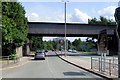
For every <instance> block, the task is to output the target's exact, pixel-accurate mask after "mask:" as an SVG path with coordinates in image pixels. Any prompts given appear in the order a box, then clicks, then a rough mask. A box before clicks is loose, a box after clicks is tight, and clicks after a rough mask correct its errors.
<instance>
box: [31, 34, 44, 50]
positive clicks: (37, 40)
mask: <svg viewBox="0 0 120 80" xmlns="http://www.w3.org/2000/svg"><path fill="white" fill-rule="evenodd" d="M29 40H30V50H31V51H36V50H37V49H43V41H42V37H41V36H31V37H30V38H29Z"/></svg>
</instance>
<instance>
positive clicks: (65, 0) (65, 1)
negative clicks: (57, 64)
mask: <svg viewBox="0 0 120 80" xmlns="http://www.w3.org/2000/svg"><path fill="white" fill-rule="evenodd" d="M62 2H64V3H65V6H64V7H65V11H64V12H65V16H64V17H65V38H64V39H65V56H66V51H67V44H66V43H67V42H66V3H67V2H69V1H67V0H64V1H62Z"/></svg>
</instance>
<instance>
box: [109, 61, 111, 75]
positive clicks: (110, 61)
mask: <svg viewBox="0 0 120 80" xmlns="http://www.w3.org/2000/svg"><path fill="white" fill-rule="evenodd" d="M109 74H110V75H111V60H109Z"/></svg>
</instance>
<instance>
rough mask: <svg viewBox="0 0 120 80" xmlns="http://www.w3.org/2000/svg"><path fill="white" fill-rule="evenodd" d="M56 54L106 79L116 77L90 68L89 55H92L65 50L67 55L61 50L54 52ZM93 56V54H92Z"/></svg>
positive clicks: (109, 79)
mask: <svg viewBox="0 0 120 80" xmlns="http://www.w3.org/2000/svg"><path fill="white" fill-rule="evenodd" d="M56 54H57V55H58V56H59V58H61V59H62V60H64V61H66V62H68V63H70V64H72V65H74V66H77V67H79V68H81V69H84V70H86V71H88V72H91V73H94V74H96V75H99V76H101V77H103V78H106V79H108V80H114V79H117V77H116V76H110V75H107V74H104V73H101V72H98V71H96V70H93V69H91V57H92V55H91V56H90V55H88V56H84V55H79V54H80V53H69V52H67V55H66V56H65V55H64V53H61V52H56ZM93 56H94V55H93Z"/></svg>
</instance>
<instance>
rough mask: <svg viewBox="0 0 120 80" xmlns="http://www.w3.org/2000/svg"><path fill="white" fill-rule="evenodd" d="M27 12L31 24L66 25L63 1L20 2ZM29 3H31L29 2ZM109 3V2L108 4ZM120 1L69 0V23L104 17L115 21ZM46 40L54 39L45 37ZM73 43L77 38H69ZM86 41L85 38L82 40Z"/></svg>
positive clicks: (39, 0) (86, 21)
mask: <svg viewBox="0 0 120 80" xmlns="http://www.w3.org/2000/svg"><path fill="white" fill-rule="evenodd" d="M19 1H20V2H21V3H22V5H23V6H24V8H25V10H26V17H27V18H28V21H30V22H59V23H64V2H62V0H36V2H35V0H27V1H25V0H24V1H23V0H19ZM28 1H29V2H28ZM108 1H109V2H108ZM118 1H119V0H99V2H98V0H86V1H85V0H84V2H83V0H69V2H67V23H85V24H86V23H88V19H92V18H94V17H96V18H99V16H104V17H106V18H108V19H112V20H113V21H114V20H115V19H114V12H115V8H117V7H118ZM43 39H44V40H49V39H52V37H44V38H43ZM68 39H69V40H71V41H73V40H74V39H75V37H71V38H68ZM82 40H85V38H82Z"/></svg>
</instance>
